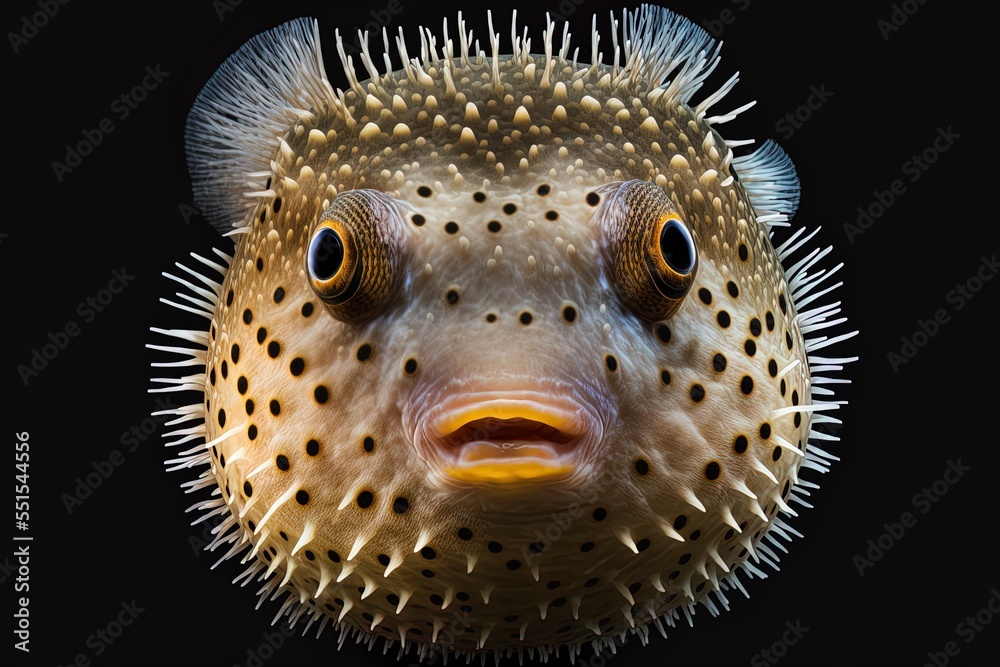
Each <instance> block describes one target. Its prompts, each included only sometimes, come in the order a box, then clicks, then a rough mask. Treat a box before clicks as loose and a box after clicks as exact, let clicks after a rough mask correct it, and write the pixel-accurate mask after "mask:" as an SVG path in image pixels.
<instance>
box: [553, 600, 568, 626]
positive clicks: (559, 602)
mask: <svg viewBox="0 0 1000 667" xmlns="http://www.w3.org/2000/svg"><path fill="white" fill-rule="evenodd" d="M550 604H551V605H552V606H553V607H561V606H563V605H564V604H566V598H556V599H555V600H553V601H552V602H551V603H550ZM557 632H561V630H557Z"/></svg>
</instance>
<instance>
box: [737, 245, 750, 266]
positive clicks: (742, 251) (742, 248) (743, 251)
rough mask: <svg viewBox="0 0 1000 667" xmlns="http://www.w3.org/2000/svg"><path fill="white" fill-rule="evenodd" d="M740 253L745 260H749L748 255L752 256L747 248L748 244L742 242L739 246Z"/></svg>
mask: <svg viewBox="0 0 1000 667" xmlns="http://www.w3.org/2000/svg"><path fill="white" fill-rule="evenodd" d="M739 253H740V259H741V260H743V261H744V262H745V261H747V257H749V256H750V252H749V251H748V250H747V247H746V245H744V244H742V243H741V244H740V247H739Z"/></svg>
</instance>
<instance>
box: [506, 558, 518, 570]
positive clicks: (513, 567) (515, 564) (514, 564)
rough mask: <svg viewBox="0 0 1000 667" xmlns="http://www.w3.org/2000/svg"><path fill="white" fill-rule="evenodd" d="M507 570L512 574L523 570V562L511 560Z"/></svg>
mask: <svg viewBox="0 0 1000 667" xmlns="http://www.w3.org/2000/svg"><path fill="white" fill-rule="evenodd" d="M507 569H508V570H510V571H512V572H513V571H514V570H519V569H521V561H519V560H517V559H511V560H509V561H507Z"/></svg>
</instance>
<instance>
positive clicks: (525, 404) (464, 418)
mask: <svg viewBox="0 0 1000 667" xmlns="http://www.w3.org/2000/svg"><path fill="white" fill-rule="evenodd" d="M489 418H493V419H530V420H531V421H536V422H540V423H542V424H548V425H549V426H551V427H553V428H556V429H558V430H560V431H571V430H573V427H572V424H571V423H570V420H569V419H568V418H567V417H565V416H564V415H561V414H559V413H558V412H556V411H554V410H552V409H546V407H544V406H541V405H538V404H536V403H533V402H531V401H516V400H506V399H496V400H492V401H486V402H483V403H478V404H476V405H474V406H470V407H469V408H467V409H465V410H458V411H455V412H452V413H450V414H449V415H447V416H446V417H444V418H443V419H442V420H441V421H439V422H438V423H437V424H436V425H435V429H436V430H437V432H438V435H439V436H441V435H447V434H449V433H454V432H455V431H457V430H458V429H459V428H461V427H462V426H464V425H465V424H468V423H469V422H471V421H475V420H477V419H489Z"/></svg>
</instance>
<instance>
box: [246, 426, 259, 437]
mask: <svg viewBox="0 0 1000 667" xmlns="http://www.w3.org/2000/svg"><path fill="white" fill-rule="evenodd" d="M247 438H249V439H250V440H256V439H257V427H256V426H254V425H253V424H250V428H248V429H247Z"/></svg>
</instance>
